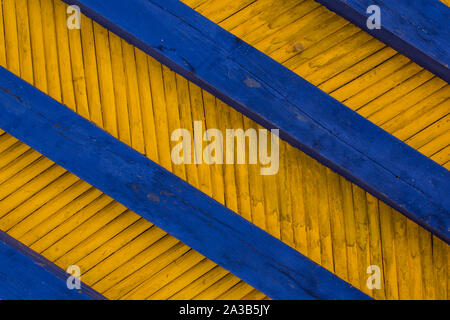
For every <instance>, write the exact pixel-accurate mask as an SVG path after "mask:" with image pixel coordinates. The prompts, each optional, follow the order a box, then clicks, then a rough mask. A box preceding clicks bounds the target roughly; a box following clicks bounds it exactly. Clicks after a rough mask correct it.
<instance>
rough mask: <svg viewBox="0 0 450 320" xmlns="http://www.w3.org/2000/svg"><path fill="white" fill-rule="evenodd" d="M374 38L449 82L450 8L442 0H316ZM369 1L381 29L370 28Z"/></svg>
mask: <svg viewBox="0 0 450 320" xmlns="http://www.w3.org/2000/svg"><path fill="white" fill-rule="evenodd" d="M316 1H317V2H319V3H321V4H323V5H324V6H325V7H327V8H328V9H329V10H331V11H333V12H336V13H337V14H339V15H341V16H342V17H344V18H345V19H347V20H349V21H350V22H352V23H353V24H355V25H357V26H358V27H360V28H362V29H363V30H364V31H366V32H368V33H369V34H371V35H372V36H374V37H375V38H377V39H379V40H380V41H382V42H384V43H385V44H387V45H388V46H390V47H392V48H393V49H395V50H397V51H398V52H400V53H402V54H403V55H405V56H407V57H408V58H410V59H411V60H413V61H415V62H416V63H417V64H419V65H420V66H422V67H424V68H425V69H428V70H429V71H431V72H432V73H434V74H436V75H437V76H439V77H441V78H442V79H444V80H445V81H447V82H450V70H449V65H450V46H449V42H450V28H449V27H448V23H449V21H450V8H449V7H448V6H447V5H445V4H444V3H442V2H441V1H439V0H416V1H411V0H395V1H393V0H316ZM370 5H377V6H378V7H379V8H380V12H381V29H373V30H370V29H368V28H367V18H368V17H369V16H370V15H371V14H370V13H367V8H368V7H369V6H370Z"/></svg>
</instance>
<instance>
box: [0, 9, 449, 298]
mask: <svg viewBox="0 0 450 320" xmlns="http://www.w3.org/2000/svg"><path fill="white" fill-rule="evenodd" d="M31 2H36V3H39V4H40V13H37V12H36V8H37V7H38V6H37V4H36V3H33V4H31ZM186 2H187V3H188V4H189V5H192V6H193V7H195V8H196V9H197V10H199V11H200V12H202V13H205V14H207V15H210V16H209V18H211V19H213V20H215V21H217V22H220V24H221V25H222V26H224V27H226V28H227V29H229V30H231V31H232V32H234V33H235V34H237V35H238V36H240V37H242V38H243V39H244V40H245V41H248V42H249V43H251V44H253V45H255V46H256V47H257V48H259V49H264V50H267V52H266V53H268V54H270V55H273V57H274V58H276V59H278V60H279V61H280V62H282V63H284V64H285V65H286V66H288V67H289V68H291V69H292V70H294V71H295V72H297V73H298V74H300V75H301V76H303V77H305V78H306V79H308V80H309V81H311V82H313V83H314V84H316V85H319V86H320V87H321V88H322V89H323V90H325V91H326V92H329V93H330V94H332V95H335V96H336V97H337V98H339V99H341V100H342V101H343V102H344V104H346V105H347V106H349V107H351V108H354V109H355V110H357V111H358V112H360V113H361V114H362V115H363V116H366V117H368V118H369V119H370V120H371V121H374V122H375V123H376V124H378V125H380V126H382V127H383V128H385V129H386V130H389V131H390V132H392V133H394V134H396V135H398V136H399V137H401V138H402V139H403V140H405V141H406V142H407V143H409V144H410V145H411V146H413V147H414V148H416V149H418V150H419V151H421V152H423V153H424V154H425V155H427V156H429V157H431V158H432V159H434V160H435V161H439V163H441V164H443V165H444V166H448V163H449V160H450V154H449V153H450V148H449V147H448V134H447V133H448V129H449V122H448V112H446V110H448V93H449V89H448V86H447V85H446V83H445V82H443V81H442V80H440V79H439V78H436V77H434V76H433V75H432V74H430V73H429V72H427V71H425V70H422V69H421V68H419V67H417V66H416V65H414V64H413V63H412V62H410V61H408V60H407V59H405V58H404V57H402V56H400V55H399V54H397V53H396V52H395V51H394V50H392V49H390V48H387V47H386V46H384V45H383V44H382V43H380V42H379V41H377V40H375V39H373V38H371V37H370V36H368V35H367V34H365V33H364V32H362V31H360V30H359V29H357V28H356V27H354V26H352V25H350V24H348V23H347V22H346V21H345V20H343V19H342V18H340V17H338V16H336V15H334V14H330V13H329V12H327V10H326V9H325V8H323V7H321V6H320V5H319V4H318V3H316V2H315V1H312V0H304V1H297V0H283V1H279V0H278V1H275V0H257V1H245V0H244V1H233V2H223V1H218V0H207V1H203V0H197V1H186ZM11 3H13V5H11ZM19 4H20V5H22V6H24V5H27V10H26V12H27V16H28V17H29V22H28V27H27V23H26V21H25V20H26V19H25V18H24V16H21V15H22V14H23V12H24V11H23V10H17V11H16V6H18V5H19ZM1 7H2V10H3V11H2V14H3V19H4V28H5V31H8V30H9V32H5V40H4V42H0V62H1V59H2V50H4V52H5V61H6V66H7V67H8V68H9V69H10V70H12V71H13V72H15V73H16V74H18V75H20V76H22V77H30V75H31V80H30V82H33V84H35V85H36V86H37V85H38V84H37V83H38V82H39V83H40V84H39V86H40V87H39V88H40V89H41V90H43V91H44V92H47V93H48V94H50V95H51V96H53V97H54V98H55V99H57V100H60V101H62V102H63V103H65V104H66V105H68V106H69V107H70V108H72V109H73V110H76V111H77V112H79V113H80V114H82V115H83V116H85V117H88V118H89V119H90V120H91V121H94V122H95V123H96V124H97V125H99V126H100V127H103V128H104V129H105V130H107V131H108V132H110V133H111V134H112V135H114V136H116V137H118V138H119V139H121V140H122V141H123V142H125V143H127V144H129V145H131V146H132V147H133V148H135V149H137V150H139V151H140V152H142V153H145V154H146V155H147V156H148V157H149V158H150V159H152V160H154V161H156V162H158V163H159V164H160V165H162V166H163V167H165V168H166V169H168V170H171V171H172V172H174V173H175V174H177V175H178V176H180V177H181V178H183V179H185V180H187V181H188V182H189V183H191V184H192V185H193V186H195V187H197V188H198V189H200V190H202V191H203V192H205V193H206V194H208V195H210V196H212V197H214V198H215V199H216V200H217V201H219V202H221V203H224V204H225V205H226V206H228V207H229V208H230V209H232V210H234V211H236V212H237V213H239V214H240V215H242V216H243V217H245V218H247V219H249V220H250V221H252V222H253V223H255V224H256V225H258V226H260V227H261V228H263V229H265V230H267V231H268V232H270V233H271V234H273V235H274V236H276V237H279V238H281V239H282V240H283V241H285V242H286V243H287V244H289V245H291V246H293V247H294V248H296V249H297V250H299V251H300V252H301V253H303V254H305V255H307V256H308V257H310V258H311V259H313V260H314V261H316V262H318V263H321V264H322V265H323V266H324V267H326V268H328V269H329V270H331V271H333V272H334V273H336V274H337V275H339V276H340V277H342V278H343V279H345V280H347V281H349V282H350V283H352V284H353V285H355V286H356V287H358V288H360V289H361V290H363V291H365V292H367V293H369V294H371V295H373V296H374V297H375V298H380V299H383V298H388V299H398V298H413V299H419V298H439V299H446V298H447V294H448V293H447V289H448V284H447V282H448V267H449V264H448V262H449V261H448V258H447V256H448V245H446V244H444V243H442V242H439V240H437V239H435V238H433V237H432V236H431V235H430V233H429V232H427V231H425V230H423V229H422V228H419V227H418V226H417V225H415V224H413V223H411V222H408V221H407V220H406V219H405V218H404V217H403V216H402V215H400V214H399V213H398V212H396V211H394V210H392V209H391V208H390V207H389V206H387V205H385V204H384V203H382V202H380V201H378V200H377V199H375V198H373V197H372V196H370V195H368V194H366V193H365V192H364V191H362V190H361V189H360V188H358V187H356V186H354V185H353V184H351V183H350V182H348V181H347V180H345V179H344V178H342V177H340V176H339V175H337V174H335V173H333V172H332V171H331V170H329V169H327V168H325V167H323V166H322V165H320V164H319V163H317V162H316V161H315V160H313V159H311V158H310V157H308V156H306V155H305V154H304V153H302V152H300V151H299V150H297V149H295V148H293V147H292V146H290V145H288V144H287V143H284V142H281V143H280V169H279V173H278V174H277V175H276V176H261V175H260V171H259V170H260V166H259V165H213V166H209V165H206V164H205V163H203V164H198V165H195V164H194V165H173V164H172V162H171V158H170V151H171V147H173V146H174V144H175V143H176V142H172V141H170V134H171V132H172V131H173V130H174V129H178V128H185V129H188V130H189V131H190V132H193V127H192V126H193V121H195V120H198V121H201V122H202V125H203V128H204V129H206V128H219V129H222V130H223V129H225V128H244V130H245V129H248V128H255V129H259V128H260V126H258V125H257V124H255V123H254V122H253V121H251V120H249V119H248V118H246V117H244V116H242V114H239V113H238V112H236V111H235V110H234V109H232V108H230V107H229V106H227V105H226V104H224V103H223V102H221V101H219V100H218V99H216V98H214V97H213V96H211V95H210V94H209V93H206V92H204V91H203V90H201V89H200V88H199V87H197V86H196V85H194V84H192V83H190V82H188V81H187V80H186V79H184V78H182V77H181V76H179V75H176V74H175V73H174V72H172V71H171V70H170V69H168V68H166V67H164V66H162V65H161V64H160V63H158V62H157V61H155V60H154V59H153V58H151V57H148V56H147V55H146V54H144V53H143V52H141V51H140V50H138V49H136V48H133V47H131V46H130V45H129V44H127V43H126V42H125V41H123V40H121V39H120V38H119V37H117V36H115V35H114V34H112V33H110V32H108V31H107V30H105V29H104V28H102V27H100V26H99V25H98V24H96V23H95V22H92V21H90V20H89V19H88V18H86V17H83V18H82V28H81V30H67V27H66V25H65V22H66V21H65V19H66V13H65V8H66V7H65V5H64V4H62V2H61V1H60V0H40V1H37V0H27V1H26V3H25V2H23V3H19V2H18V3H17V4H16V5H14V2H13V1H8V0H5V1H3V6H1ZM30 8H34V9H33V10H31V9H30ZM19 16H20V17H19ZM31 16H33V17H31ZM39 20H41V21H43V22H44V23H43V26H42V35H40V33H41V31H40V30H39V28H32V27H30V26H33V25H35V24H36V23H37V22H36V21H39ZM18 23H20V24H21V27H20V29H19V28H18V27H17V24H18ZM0 27H1V24H0ZM27 30H28V32H29V33H30V34H27ZM0 33H1V32H0ZM19 36H20V37H21V39H25V40H26V41H28V42H29V44H21V45H20V46H19V44H18V41H17V38H18V37H19ZM1 40H2V39H1V36H0V41H1ZM26 48H31V51H30V52H31V53H30V54H28V55H27V54H26ZM35 50H37V53H36V56H35V53H34V51H35ZM20 52H22V53H20ZM42 52H44V56H45V59H44V60H45V62H44V63H43V64H42V65H40V66H35V64H36V63H38V62H39V61H41V60H42ZM5 61H4V62H5ZM30 62H31V63H30ZM22 64H23V65H22ZM44 64H45V68H43V65H44ZM3 65H5V64H3ZM22 70H23V72H24V73H23V75H22V73H21V72H22ZM44 73H45V74H44ZM42 79H46V82H47V91H46V90H45V83H43V80H42ZM34 82H36V83H34ZM369 98H370V99H369ZM417 119H420V120H419V121H417ZM205 145H206V144H205V143H204V144H203V146H205ZM201 150H202V148H201V149H200V152H201ZM198 152H199V150H197V153H196V155H195V156H196V157H197V158H198V157H199V156H200V154H199V153H198ZM0 195H3V197H0V223H1V225H2V226H3V227H2V229H3V230H6V231H7V232H9V233H10V234H11V235H13V236H14V237H16V238H17V239H19V240H20V241H22V242H23V243H25V244H26V245H28V246H30V247H31V248H32V249H34V250H36V251H38V252H40V253H42V254H44V256H46V257H47V258H49V259H50V260H52V261H54V262H56V263H57V264H58V265H60V266H62V267H63V268H65V267H67V266H68V265H71V264H78V265H80V266H81V269H82V271H83V274H82V280H84V281H85V282H86V283H88V284H89V285H91V286H93V287H94V288H95V289H97V290H99V291H100V292H102V293H104V294H105V295H106V296H107V297H109V298H113V299H125V298H127V299H128V298H130V299H133V298H143V299H147V298H148V299H194V298H195V299H209V298H212V299H227V298H232V299H249V298H252V297H254V298H257V299H265V298H266V297H265V296H264V295H263V294H261V293H260V292H257V291H256V290H254V289H253V288H251V287H250V286H248V285H247V284H245V283H243V282H242V281H240V280H239V279H237V278H236V277H235V276H233V275H230V274H229V273H228V272H227V271H226V270H224V269H223V268H220V267H218V266H216V265H215V264H214V263H213V262H211V261H209V260H207V259H205V258H203V257H201V256H200V255H199V254H198V253H196V252H195V251H193V250H192V249H190V248H188V247H187V246H185V245H184V244H182V243H180V242H179V241H178V240H177V239H175V238H173V237H171V236H170V235H167V234H166V233H165V232H163V231H162V230H160V229H159V228H157V227H156V226H153V225H151V223H149V222H147V221H145V220H143V219H140V218H139V217H138V216H137V215H135V214H134V213H132V212H130V211H128V210H127V209H126V208H124V207H123V206H121V205H119V204H117V203H116V202H115V201H113V200H112V199H110V198H109V197H107V196H106V195H103V194H102V193H101V192H99V191H98V190H96V189H95V188H92V187H91V186H89V185H88V184H86V183H85V182H83V181H80V180H79V179H76V178H74V177H73V176H72V175H71V174H69V173H67V172H66V171H65V170H63V169H62V168H60V167H58V166H57V165H54V164H53V163H51V162H50V161H49V160H47V159H45V158H44V157H41V156H40V155H39V154H38V153H37V152H36V151H34V150H31V149H29V148H28V147H26V146H24V145H23V144H21V143H20V142H18V141H17V140H15V139H14V138H12V137H10V136H9V135H8V134H2V135H0ZM371 264H375V265H379V266H380V268H381V271H382V289H381V290H368V289H367V287H366V280H367V278H368V276H369V275H368V274H367V273H366V270H367V267H368V266H369V265H371ZM411 281H414V282H415V283H414V285H412V286H410V285H409V283H410V282H411Z"/></svg>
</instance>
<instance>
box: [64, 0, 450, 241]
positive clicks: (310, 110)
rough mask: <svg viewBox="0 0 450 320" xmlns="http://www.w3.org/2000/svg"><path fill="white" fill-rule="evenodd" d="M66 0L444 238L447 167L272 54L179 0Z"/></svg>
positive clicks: (449, 223)
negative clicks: (278, 130) (259, 48)
mask: <svg viewBox="0 0 450 320" xmlns="http://www.w3.org/2000/svg"><path fill="white" fill-rule="evenodd" d="M65 1H66V2H68V3H71V4H77V5H79V6H80V7H81V9H82V11H83V12H84V13H85V14H86V15H88V16H89V17H91V18H92V19H94V20H96V21H97V22H99V23H100V24H102V25H103V26H105V27H106V28H108V29H110V30H112V31H113V32H115V33H116V34H118V35H119V36H121V37H123V38H125V39H126V40H127V41H129V42H130V43H132V44H133V45H135V46H137V47H139V48H140V49H142V50H143V51H145V52H147V53H148V54H150V55H152V56H153V57H155V58H156V59H158V60H159V61H161V62H162V63H164V64H166V65H168V66H169V67H171V68H172V69H174V70H175V71H176V72H178V73H180V74H182V75H183V76H185V77H186V78H187V79H189V80H191V81H193V82H194V83H196V84H198V85H200V86H201V87H202V88H204V89H205V90H207V91H209V92H211V93H212V94H214V95H216V96H217V97H218V98H220V99H222V100H223V101H225V102H226V103H228V104H229V105H231V106H233V107H234V108H235V109H237V110H238V111H240V112H242V113H244V114H245V115H247V116H248V117H250V118H251V119H253V120H255V121H256V122H258V123H259V124H261V125H263V126H265V127H266V128H269V129H271V128H279V129H280V137H281V138H282V139H284V140H286V141H288V142H289V143H290V144H292V145H293V146H294V147H297V148H299V149H301V150H303V151H304V152H306V153H307V154H309V155H310V156H312V157H314V158H315V159H317V160H319V161H320V162H321V163H323V164H325V165H326V166H328V167H330V168H331V169H333V170H335V171H336V172H338V173H339V174H341V175H343V176H344V177H346V178H348V179H349V180H351V181H352V182H354V183H356V184H358V185H359V186H361V187H362V188H364V189H365V190H367V191H368V192H370V193H372V194H373V195H374V196H376V197H378V198H379V199H381V200H383V201H385V202H386V203H388V204H389V205H391V206H392V207H394V208H395V209H397V210H399V211H400V212H402V213H403V214H404V215H406V216H407V217H408V218H410V219H412V220H414V221H415V222H417V223H418V224H420V225H421V226H423V227H424V228H426V229H428V230H429V231H431V232H432V233H434V234H435V235H437V236H438V237H440V238H441V239H443V240H444V241H446V242H447V243H450V197H448V190H450V173H449V171H447V170H446V169H445V168H443V167H441V166H439V165H438V164H436V163H435V162H433V161H431V160H430V159H429V158H427V157H425V156H423V155H422V154H420V153H419V152H417V151H416V150H414V149H412V148H411V147H409V146H407V145H406V144H405V143H403V142H402V141H400V140H398V139H396V138H395V137H393V136H392V135H390V134H389V133H387V132H385V131H384V130H382V129H380V128H379V127H377V126H376V125H374V124H372V123H371V122H369V121H368V120H366V119H365V118H363V117H361V116H360V115H358V114H357V113H356V112H354V111H352V110H350V109H349V108H347V107H345V106H344V105H343V104H341V103H340V102H338V101H337V100H335V99H333V98H332V97H330V96H328V95H327V94H326V93H324V92H323V91H321V90H319V89H318V88H316V87H315V86H313V85H312V84H310V83H309V82H307V81H305V80H304V79H302V78H301V77H299V76H297V75H296V74H294V73H293V72H291V71H290V70H288V69H287V68H285V67H283V66H282V65H280V64H279V63H277V62H276V61H274V60H272V59H271V58H269V57H268V56H266V55H264V54H263V53H261V52H259V51H258V50H256V49H255V48H253V47H251V46H249V45H248V44H246V43H244V42H243V41H242V40H240V39H239V38H236V37H235V36H233V35H232V34H230V33H229V32H227V31H225V30H223V29H222V28H220V27H219V26H217V25H216V24H214V23H212V22H211V21H209V20H207V19H206V18H204V17H203V16H201V15H199V14H198V13H196V12H195V11H194V10H192V9H191V8H189V7H188V6H186V5H184V4H183V3H181V2H180V1H178V0H130V1H120V0H70V1H69V0H65ZM249 83H251V85H250V86H249V85H248V84H249Z"/></svg>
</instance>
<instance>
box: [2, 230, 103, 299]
mask: <svg viewBox="0 0 450 320" xmlns="http://www.w3.org/2000/svg"><path fill="white" fill-rule="evenodd" d="M69 276H70V275H69V274H68V273H66V272H65V271H64V270H63V269H61V268H59V267H58V266H57V265H55V264H53V263H52V262H50V261H48V260H47V259H45V258H44V257H43V256H41V255H39V254H38V253H36V252H34V251H32V250H30V249H29V248H28V247H26V246H24V245H23V244H21V243H20V242H19V241H17V240H15V239H13V238H12V237H10V236H9V235H8V234H6V233H5V232H3V231H1V230H0V299H2V300H93V299H96V300H103V299H105V297H103V296H102V295H101V294H99V293H98V292H96V291H94V290H93V289H91V288H90V287H88V286H86V285H85V284H84V283H82V284H81V289H80V290H76V289H75V290H69V289H68V288H67V284H66V281H67V278H68V277H69Z"/></svg>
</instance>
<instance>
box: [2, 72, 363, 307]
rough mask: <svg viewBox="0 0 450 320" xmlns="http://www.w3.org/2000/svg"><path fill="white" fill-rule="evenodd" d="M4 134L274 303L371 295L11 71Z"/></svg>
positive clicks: (6, 77)
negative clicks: (73, 175) (281, 300)
mask: <svg viewBox="0 0 450 320" xmlns="http://www.w3.org/2000/svg"><path fill="white" fill-rule="evenodd" d="M0 115H1V116H0V128H2V129H3V130H5V131H6V132H8V133H10V134H11V135H13V136H15V137H16V138H17V139H19V140H21V141H23V142H24V143H26V144H28V145H29V146H30V147H32V148H34V149H36V150H37V151H39V152H40V153H42V154H43V155H45V156H47V157H48V158H50V159H52V160H53V161H55V162H56V163H58V164H60V165H61V166H63V167H64V168H66V169H67V170H69V171H71V172H73V173H74V174H76V175H77V176H79V177H80V178H81V179H83V180H85V181H87V182H88V183H90V184H92V185H93V186H95V187H97V188H98V189H100V190H102V191H103V192H105V193H106V194H108V195H109V196H111V197H112V198H114V199H116V200H117V201H119V202H120V203H122V204H123V205H125V206H126V207H128V208H129V209H131V210H133V211H134V212H136V213H138V214H139V215H141V216H142V217H144V218H145V219H147V220H148V221H151V222H152V223H154V224H155V225H157V226H159V227H161V228H162V229H164V230H165V231H167V232H168V233H169V234H171V235H173V236H174V237H176V238H178V239H180V240H181V241H183V242H184V243H186V244H187V245H189V246H190V247H192V248H194V249H196V250H197V251H199V252H200V253H202V254H203V255H205V256H206V257H208V258H209V259H211V260H213V261H214V262H216V263H218V264H219V265H221V266H223V267H224V268H226V269H228V270H229V271H231V272H232V273H234V274H235V275H236V276H238V277H240V278H241V279H243V280H244V281H246V282H247V283H249V284H250V285H252V286H253V287H255V288H256V289H259V290H261V291H262V292H264V293H266V294H267V295H268V296H270V297H272V298H274V299H367V298H368V296H366V295H365V294H363V293H362V292H360V291H359V290H357V289H355V288H353V287H352V286H351V285H349V284H348V283H346V282H345V281H343V280H341V279H339V278H338V277H336V276H335V275H333V274H332V273H330V272H328V271H327V270H325V269H324V268H322V267H321V266H320V265H318V264H316V263H314V262H312V261H311V260H309V259H308V258H306V257H304V256H303V255H301V254H300V253H299V252H297V251H296V250H294V249H292V248H290V247H289V246H287V245H286V244H284V243H283V242H281V241H279V240H278V239H276V238H274V237H272V236H271V235H269V234H268V233H266V232H265V231H263V230H261V229H259V228H257V227H256V226H255V225H253V224H252V223H250V222H248V221H247V220H245V219H243V218H242V217H240V216H239V215H237V214H236V213H234V212H232V211H230V210H229V209H227V208H226V207H224V206H222V205H221V204H219V203H218V202H216V201H215V200H213V199H211V198H210V197H208V196H207V195H205V194H203V193H202V192H200V191H199V190H197V189H196V188H194V187H192V186H191V185H189V184H188V183H186V182H184V181H183V180H181V179H179V178H178V177H176V176H175V175H173V174H172V173H170V172H169V171H166V170H165V169H163V168H162V167H160V166H159V165H157V164H156V163H154V162H152V161H151V160H149V159H148V158H147V157H145V156H144V155H142V154H140V153H138V152H137V151H135V150H133V149H131V148H130V147H128V146H127V145H125V144H123V143H122V142H120V141H119V140H117V139H115V138H114V137H112V136H111V135H109V134H108V133H106V132H105V131H103V130H101V129H100V128H98V127H96V126H95V125H94V124H93V123H91V122H89V121H88V120H86V119H84V118H82V117H81V116H79V115H77V114H76V113H74V112H72V111H71V110H70V109H68V108H65V107H64V106H63V105H61V104H60V103H58V102H57V101H55V100H53V99H51V98H49V97H48V96H46V95H45V94H43V93H41V92H40V91H38V90H37V89H36V88H34V87H33V86H31V85H29V84H27V83H25V82H24V81H23V80H21V79H19V78H17V77H16V76H14V75H13V74H11V73H10V72H8V71H7V70H5V69H0Z"/></svg>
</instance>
